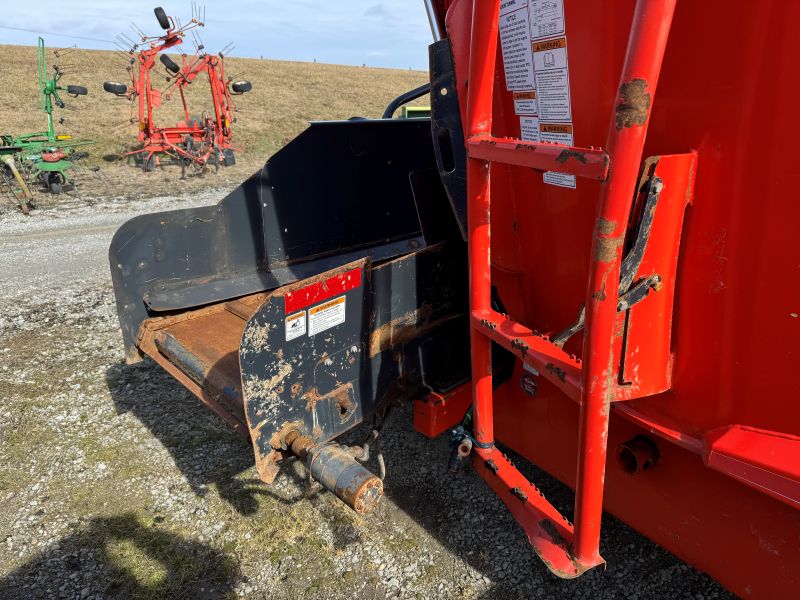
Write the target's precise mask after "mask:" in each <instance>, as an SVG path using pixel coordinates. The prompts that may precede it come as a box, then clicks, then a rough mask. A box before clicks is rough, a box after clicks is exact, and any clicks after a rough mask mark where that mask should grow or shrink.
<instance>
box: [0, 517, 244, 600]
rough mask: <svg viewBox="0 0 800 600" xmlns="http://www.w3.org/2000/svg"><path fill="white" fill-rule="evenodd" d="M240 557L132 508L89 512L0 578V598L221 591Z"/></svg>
mask: <svg viewBox="0 0 800 600" xmlns="http://www.w3.org/2000/svg"><path fill="white" fill-rule="evenodd" d="M238 571H239V569H238V565H237V564H236V563H235V562H234V561H233V560H232V559H231V558H229V557H226V556H224V555H222V554H220V553H218V552H216V551H215V550H213V549H211V548H210V547H208V546H205V545H204V544H200V543H198V542H194V541H188V540H185V539H183V538H181V537H178V536H176V535H173V534H171V533H168V532H165V531H161V530H159V529H157V528H156V527H155V526H153V525H147V524H145V523H142V522H141V521H139V520H138V519H137V518H136V517H135V516H134V515H132V514H122V515H118V516H114V517H109V518H95V519H91V520H88V521H86V522H84V523H82V524H81V525H79V526H78V527H77V531H76V532H75V533H74V534H72V535H70V536H68V537H66V538H63V539H62V540H61V541H60V542H59V543H58V545H56V546H55V547H53V548H52V549H51V550H49V551H47V552H45V553H42V554H40V555H39V556H37V557H35V558H33V559H31V560H30V561H28V562H27V563H25V564H24V565H22V566H21V567H19V568H18V569H17V570H15V571H14V572H13V573H11V574H10V575H8V576H7V577H5V578H3V579H0V598H9V599H10V598H59V597H61V598H82V599H88V598H91V597H95V598H101V597H102V598H108V597H111V598H176V599H177V598H186V599H188V598H192V599H194V598H198V599H203V598H208V599H211V598H220V597H225V596H226V594H228V593H229V592H230V591H231V590H232V589H233V587H234V585H235V583H236V579H237V576H238Z"/></svg>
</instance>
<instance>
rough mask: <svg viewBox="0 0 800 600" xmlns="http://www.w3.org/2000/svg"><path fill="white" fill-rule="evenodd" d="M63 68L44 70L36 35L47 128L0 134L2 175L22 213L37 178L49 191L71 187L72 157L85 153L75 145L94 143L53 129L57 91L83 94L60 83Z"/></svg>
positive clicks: (59, 101)
mask: <svg viewBox="0 0 800 600" xmlns="http://www.w3.org/2000/svg"><path fill="white" fill-rule="evenodd" d="M66 70H67V67H64V66H59V65H53V71H52V74H50V73H48V70H47V56H46V51H45V46H44V40H43V39H42V38H41V37H40V38H39V42H38V55H37V76H38V80H39V97H40V101H41V106H40V108H41V110H42V112H44V113H45V115H46V117H47V131H38V132H34V133H25V134H20V135H16V136H15V135H3V136H0V141H1V142H2V147H0V154H1V155H2V156H3V157H5V158H4V159H3V166H4V168H3V169H2V174H3V179H4V181H5V183H6V185H7V186H8V188H9V190H10V191H11V194H12V196H13V197H14V199H15V201H16V202H18V203H19V206H20V208H21V210H22V211H23V212H25V213H26V214H27V213H28V212H29V209H30V207H31V206H32V199H33V195H32V194H31V192H30V189H29V186H30V185H33V183H34V182H38V183H40V184H41V186H42V188H43V189H44V190H45V191H48V192H50V193H52V194H60V193H61V192H62V191H63V190H64V188H65V187H67V186H69V187H74V185H75V183H74V181H73V180H72V178H71V177H70V171H71V170H72V169H73V168H74V167H75V163H76V161H78V160H80V159H82V158H84V157H85V156H86V155H85V153H83V152H79V151H78V150H77V149H78V148H79V147H81V146H87V145H90V144H93V143H94V142H92V141H90V140H75V139H73V138H72V136H71V135H66V134H60V135H59V134H56V132H55V124H54V121H53V107H54V106H55V107H58V108H64V106H65V104H64V100H63V99H62V98H61V95H60V94H59V92H66V93H67V94H69V95H70V96H72V97H74V98H77V97H78V96H85V95H86V88H85V87H83V86H79V85H67V86H66V87H65V86H62V85H61V84H60V80H61V77H62V76H63V75H64V74H65V72H66ZM61 122H63V119H62V121H61ZM23 182H24V184H23Z"/></svg>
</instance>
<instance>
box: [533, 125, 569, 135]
mask: <svg viewBox="0 0 800 600" xmlns="http://www.w3.org/2000/svg"><path fill="white" fill-rule="evenodd" d="M539 131H540V132H542V133H564V134H567V135H572V125H570V124H569V123H539Z"/></svg>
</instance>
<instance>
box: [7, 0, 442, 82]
mask: <svg viewBox="0 0 800 600" xmlns="http://www.w3.org/2000/svg"><path fill="white" fill-rule="evenodd" d="M160 1H161V6H163V7H164V10H166V12H167V14H168V15H171V16H175V17H178V18H179V19H180V20H181V21H182V22H183V23H186V22H188V21H189V19H190V18H191V16H192V2H190V1H189V0H160ZM158 2H159V0H124V1H120V0H116V1H113V2H112V1H110V0H35V1H34V2H31V3H30V4H28V3H27V2H23V1H20V0H0V14H2V19H1V20H0V43H3V44H24V45H35V44H36V38H37V34H41V35H42V37H44V39H45V44H46V45H47V46H48V47H53V48H55V47H66V46H71V45H73V44H77V45H78V46H79V47H82V48H97V49H109V50H110V49H113V48H114V38H115V37H116V35H117V34H118V33H125V34H126V35H127V36H128V37H130V38H135V34H134V32H133V31H132V29H131V22H133V23H135V24H136V25H137V26H138V27H139V28H140V29H142V30H143V31H144V32H145V33H146V34H148V35H159V32H160V31H161V29H160V28H159V26H158V22H157V21H156V19H155V17H154V16H153V8H155V7H156V6H158V5H159V4H158ZM197 4H199V5H200V6H201V7H204V8H205V23H206V26H205V27H204V28H201V29H199V30H198V33H199V34H200V37H201V39H202V42H203V44H204V46H205V48H206V50H207V51H210V52H217V51H219V50H221V49H222V48H223V47H224V46H225V45H226V44H228V43H229V42H233V43H234V45H235V48H234V49H233V52H232V54H231V55H232V56H244V57H252V58H259V57H263V58H271V59H280V60H299V61H309V62H311V61H313V60H315V59H316V60H317V62H323V63H336V64H346V65H363V64H366V65H367V66H373V67H393V68H399V69H419V70H427V68H428V50H427V47H428V44H430V43H431V30H430V27H429V25H428V18H427V16H426V14H425V8H424V3H423V1H422V0H392V1H391V2H379V1H376V0H217V2H213V3H212V2H208V3H206V4H203V3H202V2H198V3H197ZM20 30H28V31H20ZM188 45H189V49H190V50H191V51H194V46H193V45H192V44H188Z"/></svg>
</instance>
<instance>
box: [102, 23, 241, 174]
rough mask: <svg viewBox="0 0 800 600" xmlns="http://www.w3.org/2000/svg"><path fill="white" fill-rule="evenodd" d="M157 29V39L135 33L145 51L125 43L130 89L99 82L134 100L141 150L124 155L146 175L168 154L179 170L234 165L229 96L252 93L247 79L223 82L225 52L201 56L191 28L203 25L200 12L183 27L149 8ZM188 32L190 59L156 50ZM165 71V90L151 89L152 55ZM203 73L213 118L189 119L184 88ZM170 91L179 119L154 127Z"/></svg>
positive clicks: (178, 41)
mask: <svg viewBox="0 0 800 600" xmlns="http://www.w3.org/2000/svg"><path fill="white" fill-rule="evenodd" d="M154 12H155V15H156V19H157V20H158V23H159V25H160V26H161V27H162V28H163V29H165V30H166V33H165V34H164V35H162V36H160V37H156V38H153V37H148V36H147V35H145V34H144V33H143V32H140V33H141V36H142V38H141V44H145V45H146V47H144V48H142V49H141V50H139V44H138V43H134V44H131V47H130V49H127V50H126V52H127V56H129V58H127V57H126V59H127V60H129V61H130V66H129V67H127V69H128V72H129V73H130V78H131V85H130V87H129V86H127V85H125V84H122V83H116V82H112V81H106V82H105V83H104V84H103V89H105V91H107V92H109V93H112V94H115V95H117V96H122V97H126V98H128V99H131V100H134V99H136V100H137V101H138V115H137V117H136V119H135V121H136V122H138V124H139V132H138V135H137V140H138V142H139V143H140V144H141V146H142V147H141V148H138V149H136V150H133V151H132V152H129V153H128V154H127V156H133V157H135V158H137V157H138V159H139V161H138V162H139V164H141V166H142V168H143V169H144V170H145V171H152V170H153V169H154V168H155V166H156V162H157V160H158V157H159V156H169V157H171V158H172V159H175V160H177V161H179V162H180V164H181V165H182V166H183V167H185V166H186V165H188V164H192V165H195V166H197V167H200V168H203V167H205V165H207V164H214V165H215V166H219V165H220V164H221V165H225V166H230V165H232V164H234V163H235V157H234V150H236V149H237V148H236V147H235V146H234V145H233V141H232V136H233V134H232V131H231V127H232V124H233V123H234V121H235V120H236V119H235V117H234V114H233V113H234V110H235V109H234V106H233V101H232V99H231V95H233V94H243V93H245V92H248V91H250V90H251V89H252V85H251V84H250V82H249V81H231V80H230V79H226V76H225V69H224V55H225V52H226V49H223V51H221V52H220V53H219V54H216V55H212V54H207V53H205V52H204V47H203V45H202V43H201V42H200V41H199V38H198V37H197V36H196V35H195V34H194V31H192V30H193V29H195V28H197V27H203V26H204V22H203V21H202V20H201V19H200V14H199V13H198V12H197V10H196V9H194V10H193V15H192V18H191V20H190V22H189V24H188V25H186V26H183V25H181V24H180V22H178V21H176V19H174V18H173V17H168V16H167V14H166V13H165V12H164V9H162V8H160V7H159V8H156V9H155V11H154ZM188 32H191V33H192V34H193V35H195V42H196V45H197V50H196V52H195V54H194V55H192V56H188V55H186V54H183V55H181V63H180V64H178V63H176V62H175V61H174V60H172V59H171V58H170V57H169V56H168V55H166V54H162V52H164V51H166V50H168V49H170V48H174V47H176V46H179V45H180V44H182V43H183V41H184V37H185V36H186V34H187V33H188ZM117 41H118V43H126V42H130V40H129V39H128V38H127V37H126V36H121V37H118V40H117ZM159 55H160V57H159V61H160V62H161V64H162V65H163V67H164V68H165V69H166V71H167V76H166V80H167V81H168V82H169V86H168V87H167V88H166V89H165V90H163V91H162V90H160V89H158V88H156V87H154V85H153V77H152V73H153V69H154V68H155V67H156V66H157V65H156V57H157V56H159ZM202 74H205V75H206V77H207V78H208V83H209V86H210V91H211V103H212V106H213V114H210V113H209V114H204V115H202V116H195V115H192V114H191V112H190V109H189V106H188V104H187V99H186V90H187V88H188V86H189V85H191V83H192V82H193V81H194V80H195V79H196V78H197V77H198V76H200V75H202ZM173 88H174V89H175V90H177V93H178V94H179V95H180V99H181V104H182V109H183V117H184V119H183V121H181V122H179V123H178V124H177V125H176V126H174V127H161V126H159V125H157V124H156V120H155V112H156V109H158V108H159V107H160V106H161V105H162V103H163V101H164V100H169V99H171V98H172V94H174V91H173Z"/></svg>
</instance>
